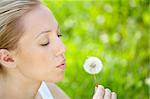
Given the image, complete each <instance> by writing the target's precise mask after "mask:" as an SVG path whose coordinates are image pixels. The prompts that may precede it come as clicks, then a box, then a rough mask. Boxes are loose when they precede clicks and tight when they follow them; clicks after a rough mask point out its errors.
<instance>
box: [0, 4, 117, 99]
mask: <svg viewBox="0 0 150 99" xmlns="http://www.w3.org/2000/svg"><path fill="white" fill-rule="evenodd" d="M20 22H22V24H24V29H25V32H24V35H23V36H22V37H21V39H20V41H19V42H18V49H16V50H13V51H8V50H6V49H0V63H1V64H2V65H3V67H4V69H5V71H6V73H5V74H1V75H0V98H2V99H41V97H40V95H39V94H38V93H37V92H38V89H39V87H40V84H41V81H43V80H44V81H46V82H49V83H47V85H48V87H49V89H50V90H51V92H52V94H53V96H54V98H55V99H68V98H69V97H68V96H67V95H66V94H65V93H64V92H63V91H62V90H61V89H60V88H58V87H57V86H56V85H55V84H54V83H55V82H58V81H60V80H62V79H63V77H64V69H60V68H58V67H57V66H58V65H60V64H62V63H65V56H64V54H65V51H66V49H65V46H64V44H63V43H62V41H61V39H60V38H59V26H58V23H57V21H56V20H55V18H54V16H53V14H52V12H51V11H50V10H49V9H48V8H47V7H45V6H44V5H39V6H37V7H35V8H34V9H33V10H32V11H30V12H28V13H27V14H25V15H24V16H23V17H22V18H21V21H20ZM43 45H45V46H43ZM8 58H9V59H11V60H9V61H8V60H7V59H8ZM98 89H99V87H98ZM102 90H104V89H102ZM110 93H111V92H110ZM111 94H112V93H111ZM105 95H106V91H105V93H104V94H102V93H101V92H100V91H96V93H95V94H94V96H93V99H116V98H111V96H109V97H108V98H100V97H103V96H105Z"/></svg>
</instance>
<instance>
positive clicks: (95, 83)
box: [93, 74, 97, 85]
mask: <svg viewBox="0 0 150 99" xmlns="http://www.w3.org/2000/svg"><path fill="white" fill-rule="evenodd" d="M93 76H94V83H95V85H96V84H97V82H96V75H95V74H94V75H93Z"/></svg>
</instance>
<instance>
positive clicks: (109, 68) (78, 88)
mask: <svg viewBox="0 0 150 99" xmlns="http://www.w3.org/2000/svg"><path fill="white" fill-rule="evenodd" d="M44 3H45V4H46V5H47V6H48V7H49V8H50V9H51V10H52V12H53V14H54V16H55V17H56V19H57V21H58V23H59V25H60V28H61V32H62V35H63V37H62V40H63V42H64V43H65V45H66V49H67V52H66V59H67V68H66V72H65V78H64V80H63V81H61V82H59V83H58V85H59V86H60V87H61V88H62V89H63V90H64V91H65V92H66V93H67V94H68V95H69V96H70V97H71V99H92V95H93V92H94V86H95V83H94V79H93V76H92V75H89V74H88V73H86V72H85V71H84V70H83V64H84V61H85V59H86V58H87V57H88V56H96V57H99V58H100V59H101V60H102V62H103V65H104V67H103V70H102V71H101V72H100V73H99V74H97V75H96V77H97V83H99V84H102V85H103V86H105V88H110V89H111V90H112V91H115V92H116V93H117V94H118V99H148V96H149V95H148V93H149V92H148V89H149V88H150V87H149V88H148V85H146V83H145V79H146V78H148V77H150V63H149V61H150V49H149V45H150V40H149V39H150V1H149V0H44Z"/></svg>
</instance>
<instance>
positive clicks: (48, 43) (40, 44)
mask: <svg viewBox="0 0 150 99" xmlns="http://www.w3.org/2000/svg"><path fill="white" fill-rule="evenodd" d="M48 44H49V42H48V43H46V44H40V45H41V46H47V45H48Z"/></svg>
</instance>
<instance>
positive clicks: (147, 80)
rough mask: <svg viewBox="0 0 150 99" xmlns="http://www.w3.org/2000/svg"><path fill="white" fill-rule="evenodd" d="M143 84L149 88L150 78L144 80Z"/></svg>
mask: <svg viewBox="0 0 150 99" xmlns="http://www.w3.org/2000/svg"><path fill="white" fill-rule="evenodd" d="M145 83H146V84H147V85H148V86H149V87H150V77H149V78H146V79H145Z"/></svg>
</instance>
